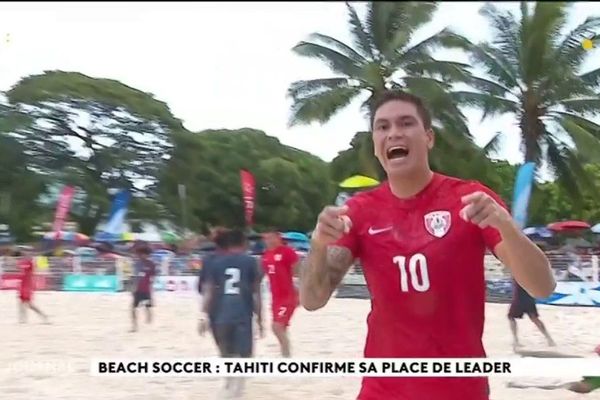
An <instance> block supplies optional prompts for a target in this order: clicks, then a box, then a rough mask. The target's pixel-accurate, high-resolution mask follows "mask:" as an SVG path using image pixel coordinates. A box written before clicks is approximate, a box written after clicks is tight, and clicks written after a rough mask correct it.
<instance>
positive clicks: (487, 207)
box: [460, 192, 513, 230]
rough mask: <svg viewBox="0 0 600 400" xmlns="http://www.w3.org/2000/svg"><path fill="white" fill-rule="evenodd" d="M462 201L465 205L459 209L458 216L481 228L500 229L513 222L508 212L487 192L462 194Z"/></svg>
mask: <svg viewBox="0 0 600 400" xmlns="http://www.w3.org/2000/svg"><path fill="white" fill-rule="evenodd" d="M462 202H463V204H465V207H464V208H463V209H462V210H461V211H460V216H461V217H462V218H463V219H464V220H465V221H470V222H472V223H474V224H475V225H477V226H479V227H480V228H482V229H483V228H487V227H488V226H491V227H492V228H496V229H498V230H502V229H503V228H505V227H507V226H508V225H510V224H512V223H513V219H512V217H511V215H510V214H509V212H508V211H507V210H506V209H505V208H504V207H502V206H501V205H500V204H498V203H497V202H496V200H494V198H493V197H492V196H490V195H489V194H487V193H484V192H475V193H471V194H469V195H466V196H463V198H462Z"/></svg>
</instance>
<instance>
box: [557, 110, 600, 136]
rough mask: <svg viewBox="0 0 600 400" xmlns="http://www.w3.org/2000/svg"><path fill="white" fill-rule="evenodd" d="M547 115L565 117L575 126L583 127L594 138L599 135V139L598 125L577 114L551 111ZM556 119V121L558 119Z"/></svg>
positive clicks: (599, 130) (599, 128)
mask: <svg viewBox="0 0 600 400" xmlns="http://www.w3.org/2000/svg"><path fill="white" fill-rule="evenodd" d="M549 115H550V116H551V117H555V118H556V117H558V118H560V117H566V118H569V119H571V120H572V121H574V122H575V123H576V124H577V125H579V126H581V127H583V128H584V129H586V130H587V131H590V132H592V133H593V134H594V136H596V135H599V137H600V125H598V124H596V123H595V122H593V121H591V120H589V119H587V118H584V117H582V116H580V115H577V114H571V113H568V112H564V111H553V112H551V113H549ZM558 118H556V119H558Z"/></svg>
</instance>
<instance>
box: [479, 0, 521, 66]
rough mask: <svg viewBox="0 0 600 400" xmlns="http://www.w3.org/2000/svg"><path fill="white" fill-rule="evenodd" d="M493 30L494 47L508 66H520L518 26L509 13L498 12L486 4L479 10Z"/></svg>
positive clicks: (489, 4)
mask: <svg viewBox="0 0 600 400" xmlns="http://www.w3.org/2000/svg"><path fill="white" fill-rule="evenodd" d="M480 14H481V15H483V16H484V17H486V18H487V19H488V20H489V22H490V25H491V28H492V30H493V32H492V33H493V35H494V36H493V37H494V40H493V42H492V43H493V44H494V47H495V48H497V49H498V51H499V52H500V53H501V54H502V56H503V57H504V58H505V59H506V60H507V62H508V64H510V65H520V60H521V35H520V32H519V27H520V24H519V23H517V21H516V19H515V16H514V15H513V14H512V13H511V12H510V11H500V10H498V9H497V8H496V6H494V5H493V4H491V3H486V4H485V5H484V6H483V7H482V8H481V10H480Z"/></svg>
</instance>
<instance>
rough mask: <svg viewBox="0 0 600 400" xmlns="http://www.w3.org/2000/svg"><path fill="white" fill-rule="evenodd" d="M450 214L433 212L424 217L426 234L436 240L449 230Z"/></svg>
mask: <svg viewBox="0 0 600 400" xmlns="http://www.w3.org/2000/svg"><path fill="white" fill-rule="evenodd" d="M450 223H451V219H450V212H449V211H433V212H430V213H429V214H426V215H425V228H426V229H427V232H429V233H430V234H432V235H433V236H435V237H437V238H441V237H443V236H444V235H446V233H448V231H449V230H450Z"/></svg>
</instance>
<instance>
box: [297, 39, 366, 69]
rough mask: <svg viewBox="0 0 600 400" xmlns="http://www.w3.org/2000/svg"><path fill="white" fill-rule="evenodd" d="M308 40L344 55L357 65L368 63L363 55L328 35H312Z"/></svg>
mask: <svg viewBox="0 0 600 400" xmlns="http://www.w3.org/2000/svg"><path fill="white" fill-rule="evenodd" d="M308 38H309V40H311V41H315V42H322V43H323V44H325V45H326V46H328V47H330V48H332V49H334V50H336V51H338V52H340V53H341V54H343V55H345V56H346V57H348V58H349V59H351V60H352V61H353V62H354V63H355V64H357V65H360V64H362V63H366V62H368V60H367V59H366V58H365V57H364V56H363V55H361V54H360V53H358V52H357V51H356V50H354V49H353V48H352V47H350V46H348V45H347V44H346V43H344V42H342V41H340V40H337V39H336V38H333V37H331V36H328V35H323V34H321V33H312V34H311V35H310V36H309V37H308Z"/></svg>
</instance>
